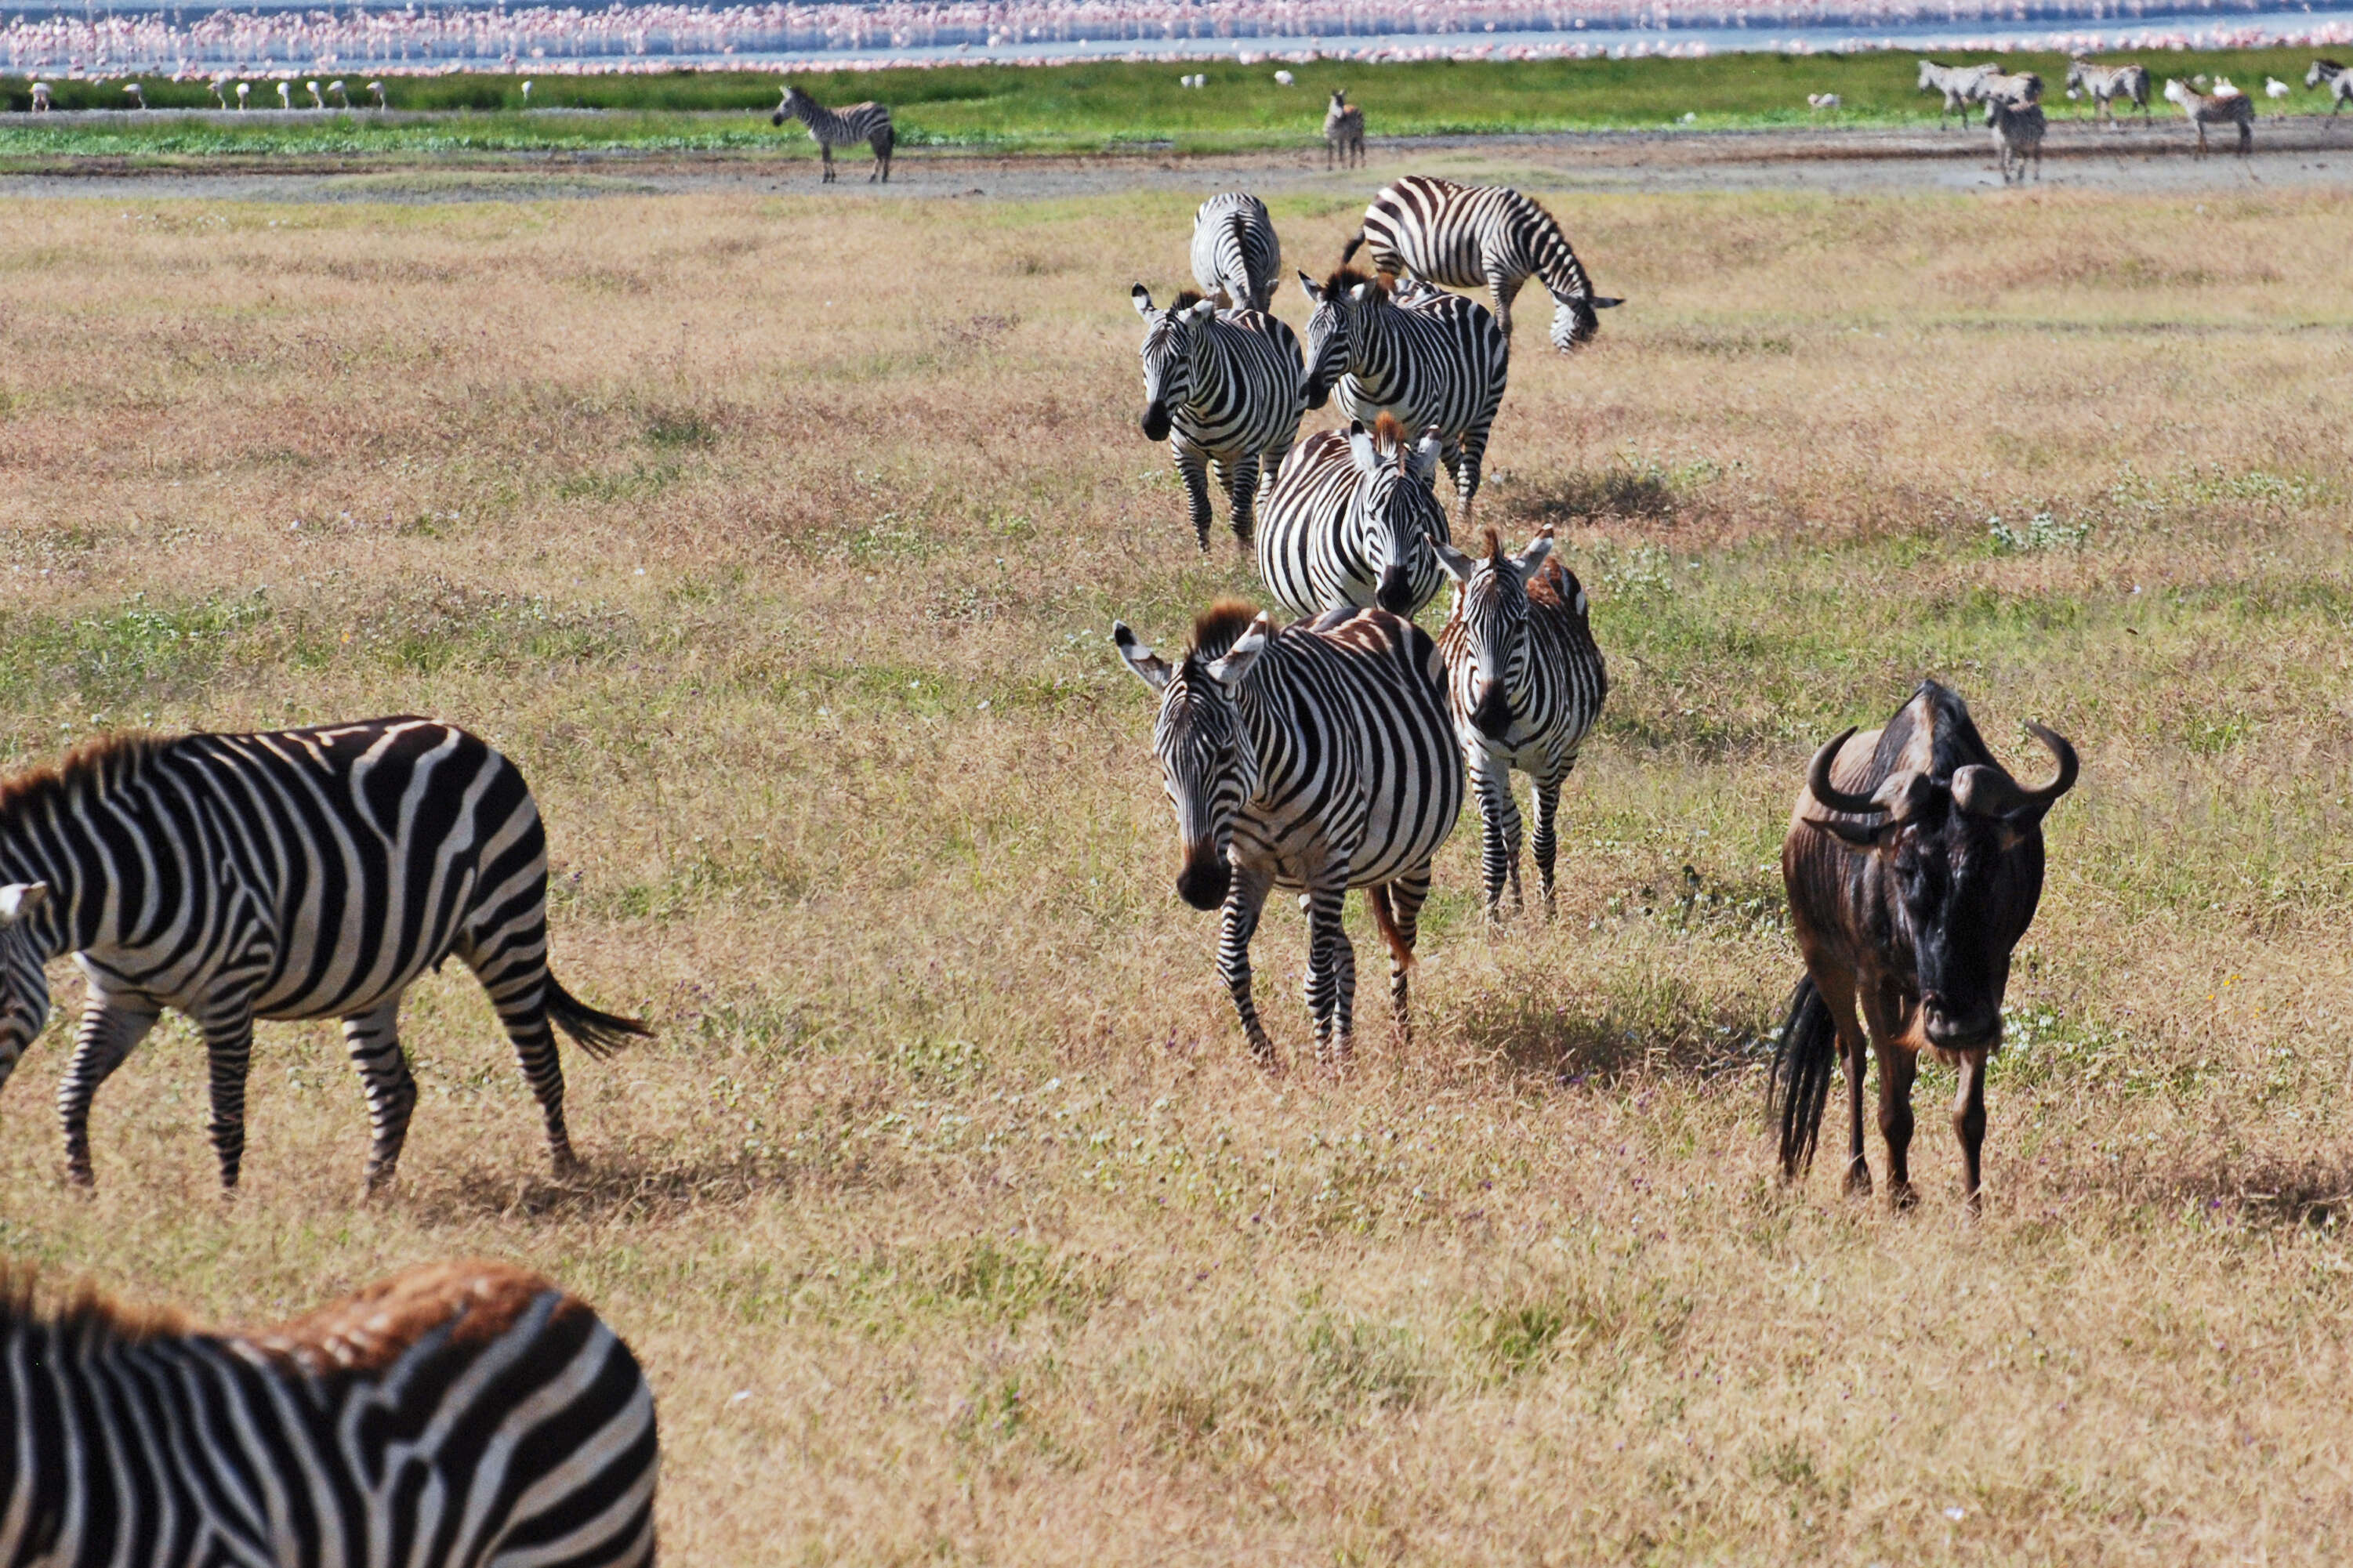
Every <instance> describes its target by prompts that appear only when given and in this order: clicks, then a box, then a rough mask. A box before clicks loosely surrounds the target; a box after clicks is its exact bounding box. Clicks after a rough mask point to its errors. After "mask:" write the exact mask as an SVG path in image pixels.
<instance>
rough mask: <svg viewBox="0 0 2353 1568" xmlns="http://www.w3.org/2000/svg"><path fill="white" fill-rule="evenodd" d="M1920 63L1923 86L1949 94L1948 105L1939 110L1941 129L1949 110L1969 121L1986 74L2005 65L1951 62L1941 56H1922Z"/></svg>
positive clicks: (1991, 73)
mask: <svg viewBox="0 0 2353 1568" xmlns="http://www.w3.org/2000/svg"><path fill="white" fill-rule="evenodd" d="M1919 64H1920V90H1921V91H1922V92H1941V93H1943V94H1944V95H1945V103H1944V107H1943V108H1941V109H1939V110H1936V126H1937V129H1939V130H1942V129H1943V128H1944V124H1945V116H1947V114H1950V115H1955V116H1957V117H1958V118H1959V119H1960V120H1962V121H1967V120H1968V113H1969V105H1970V104H1972V103H1975V102H1976V101H1977V100H1978V97H1979V96H1980V94H1979V91H1978V88H1979V85H1980V84H1981V83H1983V82H1984V80H1985V79H1986V78H1988V77H1989V76H1992V75H1994V74H1996V73H1997V72H1999V71H2000V69H2001V68H2000V66H1995V65H1982V66H1948V65H1946V64H1944V63H1943V62H1941V61H1938V60H1922V61H1920V62H1919Z"/></svg>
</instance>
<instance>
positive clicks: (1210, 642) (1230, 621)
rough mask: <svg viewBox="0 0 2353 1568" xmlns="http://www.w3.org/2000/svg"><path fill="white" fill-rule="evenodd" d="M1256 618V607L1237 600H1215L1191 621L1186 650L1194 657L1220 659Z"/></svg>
mask: <svg viewBox="0 0 2353 1568" xmlns="http://www.w3.org/2000/svg"><path fill="white" fill-rule="evenodd" d="M1257 619H1258V606H1257V605H1253V604H1250V603H1248V602H1247V601H1245V600H1241V599H1219V601H1218V602H1217V603H1216V604H1214V605H1210V606H1209V607H1208V609H1206V610H1203V611H1202V612H1201V613H1200V614H1199V615H1198V616H1195V617H1194V619H1193V646H1192V647H1190V648H1189V649H1187V655H1188V657H1191V658H1224V657H1225V655H1226V653H1227V651H1228V650H1229V649H1230V648H1231V647H1233V646H1234V644H1235V643H1237V642H1239V641H1240V640H1241V635H1242V634H1243V633H1244V632H1246V631H1248V630H1250V624H1251V623H1252V622H1254V621H1256V620H1257Z"/></svg>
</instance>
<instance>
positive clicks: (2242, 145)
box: [2165, 80, 2255, 158]
mask: <svg viewBox="0 0 2353 1568" xmlns="http://www.w3.org/2000/svg"><path fill="white" fill-rule="evenodd" d="M2165 100H2166V101H2167V102H2168V103H2177V104H2179V105H2180V106H2181V112H2182V113H2184V114H2186V115H2188V116H2189V123H2190V124H2192V125H2194V126H2196V127H2197V128H2198V156H2200V158H2203V157H2204V156H2206V153H2207V152H2208V151H2209V149H2208V148H2207V145H2206V128H2207V127H2208V126H2209V125H2235V126H2237V127H2238V128H2239V156H2240V157H2242V158H2243V157H2245V156H2247V154H2248V153H2252V152H2253V151H2254V146H2255V106H2254V104H2253V101H2252V100H2249V99H2248V97H2247V95H2246V94H2245V93H2243V92H2239V91H2236V90H2232V91H2231V92H2218V93H2203V92H2200V91H2199V90H2198V89H2196V88H2194V87H2191V86H2189V84H2188V83H2187V82H2181V81H2174V80H2168V81H2167V82H2166V84H2165Z"/></svg>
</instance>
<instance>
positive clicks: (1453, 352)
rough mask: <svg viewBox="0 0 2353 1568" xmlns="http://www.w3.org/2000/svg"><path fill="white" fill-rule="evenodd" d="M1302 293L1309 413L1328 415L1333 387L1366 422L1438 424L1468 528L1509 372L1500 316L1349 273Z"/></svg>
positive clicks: (1347, 410)
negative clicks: (1310, 308) (1306, 312)
mask: <svg viewBox="0 0 2353 1568" xmlns="http://www.w3.org/2000/svg"><path fill="white" fill-rule="evenodd" d="M1299 286H1300V287H1301V288H1302V289H1305V290H1306V291H1307V298H1308V299H1309V300H1311V301H1313V302H1314V306H1315V314H1314V316H1313V317H1311V318H1310V319H1309V321H1308V323H1307V406H1308V407H1310V408H1321V407H1323V406H1324V402H1325V400H1326V399H1328V398H1330V397H1331V396H1332V395H1333V393H1334V391H1335V389H1336V390H1337V391H1338V393H1339V396H1340V411H1341V412H1342V413H1343V414H1345V415H1346V416H1348V417H1349V418H1350V419H1353V420H1356V421H1357V422H1359V423H1369V422H1371V421H1372V420H1374V419H1377V418H1378V417H1379V416H1381V415H1384V414H1387V415H1389V416H1392V417H1393V418H1395V419H1396V420H1397V422H1398V424H1400V425H1402V426H1405V427H1406V428H1407V429H1409V430H1427V429H1430V428H1432V427H1433V426H1434V427H1435V428H1436V429H1437V431H1438V434H1439V439H1440V442H1441V443H1443V447H1442V455H1443V457H1444V458H1445V459H1446V468H1447V471H1448V472H1449V473H1451V474H1452V475H1453V477H1454V489H1455V493H1456V494H1457V495H1458V496H1460V497H1461V501H1462V516H1463V520H1464V521H1466V522H1467V521H1470V516H1471V502H1472V499H1473V498H1474V497H1476V496H1477V495H1478V493H1479V467H1480V463H1481V461H1482V458H1484V457H1485V455H1486V451H1487V432H1488V431H1489V430H1490V429H1491V428H1492V427H1493V425H1494V423H1495V410H1496V409H1497V408H1498V407H1500V406H1501V405H1502V404H1503V401H1504V379H1505V377H1506V376H1507V375H1508V374H1510V370H1511V350H1512V345H1511V340H1510V339H1508V338H1506V337H1505V336H1504V333H1503V330H1502V329H1501V328H1499V327H1498V326H1497V325H1496V324H1495V318H1494V317H1493V316H1491V315H1489V314H1488V313H1487V308H1486V307H1485V306H1483V305H1482V304H1480V303H1479V302H1478V301H1477V300H1466V299H1464V298H1463V297H1462V296H1461V295H1460V294H1448V293H1444V292H1441V291H1440V290H1439V289H1416V290H1414V291H1413V292H1411V293H1406V292H1402V291H1400V290H1398V289H1397V288H1396V287H1395V286H1394V285H1393V284H1392V283H1391V282H1390V280H1389V279H1387V278H1383V279H1379V280H1375V279H1370V278H1367V277H1366V276H1365V275H1364V274H1363V273H1361V272H1356V271H1353V270H1351V269H1349V268H1345V267H1344V268H1341V269H1340V270H1339V271H1337V272H1335V273H1334V274H1332V276H1331V277H1330V278H1329V279H1326V280H1325V281H1324V283H1322V284H1320V285H1319V284H1317V283H1316V282H1315V281H1314V279H1311V278H1309V277H1308V276H1307V274H1305V273H1304V272H1303V273H1301V274H1300V275H1299Z"/></svg>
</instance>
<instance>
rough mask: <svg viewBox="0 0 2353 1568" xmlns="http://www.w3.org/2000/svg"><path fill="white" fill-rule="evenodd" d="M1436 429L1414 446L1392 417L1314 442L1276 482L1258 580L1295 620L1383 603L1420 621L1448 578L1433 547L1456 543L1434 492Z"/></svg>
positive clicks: (1332, 432)
mask: <svg viewBox="0 0 2353 1568" xmlns="http://www.w3.org/2000/svg"><path fill="white" fill-rule="evenodd" d="M1438 448H1439V439H1438V433H1437V432H1436V431H1434V430H1433V431H1429V432H1426V433H1425V434H1424V435H1423V437H1422V438H1421V440H1420V441H1419V443H1417V444H1413V445H1408V443H1407V441H1406V438H1405V431H1404V430H1403V429H1402V428H1401V427H1400V426H1398V422H1397V421H1396V420H1394V419H1392V418H1390V417H1389V416H1388V415H1386V414H1384V415H1382V416H1380V418H1379V419H1378V420H1377V421H1376V422H1375V423H1374V426H1373V428H1372V430H1371V431H1370V432H1367V431H1366V429H1365V427H1364V426H1362V425H1358V426H1353V427H1352V428H1351V429H1350V430H1349V432H1348V433H1347V434H1346V435H1345V436H1344V435H1342V434H1341V433H1340V432H1339V431H1337V430H1325V431H1322V432H1319V433H1318V434H1316V435H1314V436H1311V437H1308V438H1307V439H1306V440H1305V441H1304V442H1303V443H1302V444H1301V445H1300V447H1299V449H1298V450H1297V451H1295V452H1293V453H1292V455H1291V460H1290V461H1289V462H1287V463H1285V464H1283V465H1282V468H1281V470H1280V471H1278V472H1277V473H1276V475H1275V477H1274V487H1273V489H1270V490H1268V491H1267V496H1266V518H1265V521H1264V522H1263V523H1262V524H1261V527H1260V529H1259V531H1258V574H1259V575H1260V576H1261V578H1263V579H1265V581H1266V586H1267V591H1268V592H1269V593H1271V594H1272V595H1274V597H1275V600H1276V602H1277V603H1279V604H1280V605H1282V607H1283V608H1285V609H1287V610H1289V611H1291V612H1292V613H1293V615H1299V616H1314V615H1320V614H1322V613H1323V612H1324V611H1325V610H1345V609H1366V608H1370V607H1374V606H1377V607H1379V608H1381V609H1384V610H1387V611H1388V612H1389V613H1390V614H1391V615H1396V616H1408V617H1411V616H1415V615H1418V614H1419V612H1420V610H1421V607H1422V606H1423V605H1427V604H1428V603H1430V600H1431V599H1433V598H1435V597H1437V595H1438V590H1439V587H1440V584H1443V583H1444V582H1445V580H1446V579H1445V576H1444V574H1443V573H1442V572H1441V571H1440V567H1439V564H1438V556H1437V554H1436V553H1435V552H1434V551H1433V550H1432V548H1431V547H1432V545H1433V544H1434V543H1436V542H1440V541H1443V540H1446V539H1448V538H1451V534H1450V533H1449V532H1448V531H1447V526H1446V508H1445V507H1443V506H1441V505H1440V504H1439V500H1438V498H1437V497H1436V496H1435V495H1433V494H1432V493H1431V491H1430V485H1431V481H1432V480H1433V479H1436V478H1437V475H1438Z"/></svg>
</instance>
